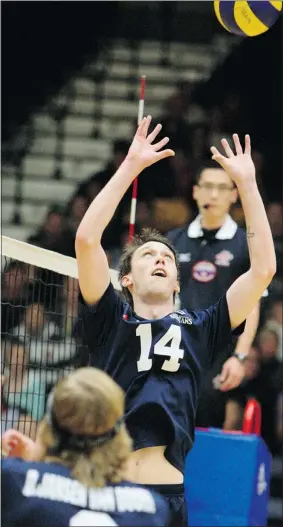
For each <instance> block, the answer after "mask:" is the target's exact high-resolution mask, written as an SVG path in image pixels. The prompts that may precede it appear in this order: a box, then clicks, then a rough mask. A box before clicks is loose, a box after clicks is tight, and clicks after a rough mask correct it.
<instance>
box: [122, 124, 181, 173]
mask: <svg viewBox="0 0 283 527" xmlns="http://www.w3.org/2000/svg"><path fill="white" fill-rule="evenodd" d="M150 123H151V116H150V115H149V116H148V117H144V118H143V120H142V121H141V123H140V125H139V127H138V129H137V132H136V135H135V137H134V139H133V142H132V144H131V146H130V149H129V152H128V155H127V158H126V159H127V160H128V161H130V162H131V163H133V164H134V165H135V167H136V168H137V169H138V170H139V172H141V171H142V170H144V169H145V168H147V167H149V166H151V165H153V164H154V163H156V162H157V161H160V160H161V159H165V158H166V157H170V156H174V155H175V152H174V151H173V150H170V149H166V150H161V148H163V147H164V146H165V145H166V144H167V143H168V141H169V137H164V138H163V139H161V140H160V141H158V142H157V143H155V144H152V143H153V141H154V140H155V139H156V137H157V135H158V134H159V132H160V130H161V128H162V126H161V124H158V125H157V126H156V127H155V128H154V130H153V131H152V132H151V133H150V134H149V135H147V134H148V129H149V126H150Z"/></svg>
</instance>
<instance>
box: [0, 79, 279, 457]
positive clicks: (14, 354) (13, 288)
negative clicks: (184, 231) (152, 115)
mask: <svg viewBox="0 0 283 527" xmlns="http://www.w3.org/2000/svg"><path fill="white" fill-rule="evenodd" d="M239 106H240V101H239V98H238V97H237V95H236V94H233V93H231V94H230V96H229V97H227V98H226V99H225V100H224V101H223V105H222V106H221V108H219V107H213V108H211V109H210V110H205V109H203V108H202V107H200V106H199V105H198V104H196V102H195V101H194V98H193V90H192V86H191V85H190V84H189V83H187V82H186V83H185V82H182V83H180V84H179V85H178V86H177V87H176V91H175V92H174V93H173V95H172V96H171V97H170V98H169V100H167V101H166V104H164V107H163V110H162V112H161V115H160V116H159V118H158V119H157V120H158V122H159V121H160V122H161V123H162V125H163V135H164V136H165V135H168V136H169V137H170V139H171V141H170V147H172V148H173V149H175V151H176V155H175V157H172V158H168V159H167V160H164V161H162V162H161V163H159V164H157V165H154V166H153V167H151V168H149V169H148V170H147V171H146V172H145V173H144V174H142V176H141V177H140V178H139V199H138V204H137V216H136V232H139V231H140V230H141V229H142V228H144V227H147V226H152V227H156V228H157V229H159V230H160V231H161V232H163V233H166V232H167V231H168V230H169V229H171V228H174V227H177V226H180V225H183V224H185V223H186V222H188V221H190V220H191V219H193V218H194V216H195V214H196V208H195V204H194V202H193V199H192V185H193V182H194V175H195V173H196V170H197V168H198V167H199V165H200V164H201V162H203V161H204V160H206V159H207V158H208V157H210V153H209V146H210V145H212V144H213V145H215V146H216V147H219V145H220V139H221V137H223V135H225V136H227V135H228V137H229V135H230V134H232V133H233V132H235V131H237V132H239V133H240V134H242V133H244V132H245V131H246V130H247V129H248V126H247V125H248V123H245V122H243V118H242V115H241V112H240V111H239ZM134 127H135V125H134V124H133V130H134ZM129 139H130V138H129ZM128 147H129V144H128V143H127V141H125V140H117V141H115V142H114V144H113V152H112V157H111V159H110V160H109V162H108V163H107V165H106V166H105V168H104V170H102V171H101V172H99V173H95V174H90V176H89V178H88V179H87V180H86V181H83V182H81V183H79V184H78V186H77V188H76V190H75V193H74V195H73V197H72V198H71V200H70V201H69V203H67V204H65V205H64V206H62V207H61V208H59V207H57V206H54V207H52V208H51V209H50V210H49V212H48V214H47V217H46V219H45V221H44V223H43V225H41V226H39V228H38V230H37V232H35V233H34V234H33V235H32V236H30V237H29V239H28V240H27V241H28V242H29V243H31V244H33V245H37V246H40V247H43V248H46V249H50V250H52V251H56V252H59V253H61V254H64V255H67V256H71V257H75V252H74V239H75V234H76V230H77V227H78V225H79V223H80V221H81V219H82V217H83V215H84V214H85V212H86V210H87V208H88V206H89V204H90V203H91V201H92V200H93V199H94V197H95V196H96V195H97V194H98V193H99V191H100V190H101V188H102V187H103V186H104V185H105V184H106V183H107V182H108V180H109V179H110V178H111V176H112V175H113V173H114V172H115V171H116V169H117V168H118V167H119V165H120V163H121V162H122V161H123V159H124V157H125V155H126V153H127V151H128ZM252 155H253V159H254V162H255V165H256V173H257V180H258V185H259V188H260V192H261V195H262V197H263V200H264V203H265V206H266V211H267V215H268V219H269V222H270V226H271V230H272V233H273V237H274V243H275V248H276V255H277V274H276V276H275V278H274V280H273V282H272V284H271V286H270V290H269V296H268V297H267V299H266V300H264V301H262V312H261V321H260V326H259V331H258V335H257V337H256V339H255V342H254V346H253V347H252V349H251V350H250V355H249V360H248V361H247V362H246V379H245V381H244V383H243V385H242V390H243V394H244V397H245V401H246V400H247V399H248V397H249V396H254V397H256V398H257V399H258V401H259V402H260V404H261V405H262V410H263V423H262V427H263V428H262V429H263V436H264V438H265V439H266V441H267V443H268V445H269V447H270V448H271V450H272V451H276V450H277V449H278V448H279V445H280V441H281V442H282V422H281V417H280V416H281V413H280V410H279V409H280V408H281V412H282V392H283V381H282V379H283V371H282V360H283V358H282V322H283V321H282V299H281V295H282V291H283V205H282V203H281V202H273V201H270V192H269V187H268V167H267V166H266V165H265V158H264V153H263V152H261V151H259V150H257V149H254V150H253V154H252ZM278 177H279V176H278ZM271 195H272V193H271ZM130 198H131V189H129V191H128V193H127V194H126V196H125V198H124V199H123V201H122V203H121V204H120V206H119V207H118V209H117V211H116V214H115V216H114V218H113V220H112V222H111V224H110V226H109V227H108V228H107V229H106V232H105V233H104V236H103V246H104V248H105V250H106V252H107V255H108V259H109V264H110V266H111V267H112V268H115V267H116V266H117V263H118V260H119V256H120V253H121V248H122V246H123V244H124V243H125V241H126V240H127V235H128V224H129V211H130ZM232 215H233V217H234V219H235V220H236V221H237V222H238V223H239V224H240V225H243V226H244V216H243V211H242V208H241V204H240V203H239V202H238V203H236V204H235V206H234V207H233V210H232ZM51 284H52V285H51ZM77 298H78V284H77V281H76V280H74V279H70V278H63V277H62V276H58V275H55V273H53V274H52V273H50V272H47V271H43V270H40V269H35V268H33V267H32V266H27V265H26V264H22V263H19V262H11V263H9V264H7V266H6V269H5V270H4V272H3V274H2V354H3V356H4V369H3V371H2V374H3V375H4V377H5V384H4V388H3V408H2V425H3V424H4V426H5V427H10V426H11V425H15V422H17V423H18V425H19V426H20V427H22V428H24V430H25V431H27V428H26V427H27V426H28V427H29V428H28V430H29V432H30V433H31V435H33V434H34V427H35V425H36V423H37V422H38V421H39V420H40V419H41V417H42V415H43V411H44V404H45V400H46V395H47V393H48V391H49V389H50V387H51V386H52V385H53V384H54V382H56V380H57V379H58V377H59V376H60V375H61V374H62V372H63V371H65V370H66V368H68V369H70V368H72V367H75V365H76V364H78V355H80V354H81V355H80V357H82V356H83V357H84V358H83V359H82V358H81V359H80V361H79V363H80V364H81V361H83V362H84V363H85V362H86V361H87V354H86V353H82V351H81V348H82V349H83V342H82V335H81V332H80V330H79V323H78V321H77V318H78V301H77ZM239 404H240V403H239Z"/></svg>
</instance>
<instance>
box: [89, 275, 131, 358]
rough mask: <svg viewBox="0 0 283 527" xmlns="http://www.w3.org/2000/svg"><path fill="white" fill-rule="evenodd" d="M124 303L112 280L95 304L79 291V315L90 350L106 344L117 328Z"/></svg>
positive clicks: (92, 350)
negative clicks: (85, 298) (85, 299)
mask: <svg viewBox="0 0 283 527" xmlns="http://www.w3.org/2000/svg"><path fill="white" fill-rule="evenodd" d="M123 307H124V303H123V302H122V300H121V299H120V297H119V296H118V294H117V293H116V291H115V289H114V287H113V285H112V283H111V282H110V284H109V286H108V287H107V289H106V291H105V293H104V294H103V296H102V297H101V299H100V300H99V302H98V303H97V304H95V305H88V304H87V303H86V302H85V301H84V299H83V296H82V294H81V293H79V316H80V318H81V321H82V331H83V335H84V337H85V338H86V343H87V345H88V348H89V352H90V353H92V352H94V351H95V350H96V349H97V346H102V345H104V344H105V342H106V341H107V339H108V338H109V337H110V335H111V334H113V332H114V333H115V330H117V324H118V323H119V321H120V318H121V315H122V313H123Z"/></svg>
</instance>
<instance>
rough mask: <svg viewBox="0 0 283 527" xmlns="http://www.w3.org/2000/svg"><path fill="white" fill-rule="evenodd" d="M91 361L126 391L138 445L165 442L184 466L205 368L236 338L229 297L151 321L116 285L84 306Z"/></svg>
mask: <svg viewBox="0 0 283 527" xmlns="http://www.w3.org/2000/svg"><path fill="white" fill-rule="evenodd" d="M81 316H82V321H83V327H84V333H85V338H86V342H87V344H88V348H89V352H90V365H92V366H95V367H97V368H101V369H103V370H104V371H105V372H107V373H108V374H109V375H110V376H111V377H112V378H113V379H114V380H115V381H116V382H117V383H118V384H119V385H120V386H121V387H122V388H123V389H124V391H125V392H126V425H127V427H128V430H129V432H130V434H131V436H132V438H133V440H134V448H135V450H138V449H140V448H145V447H150V446H160V445H164V446H166V450H165V456H166V458H167V459H168V461H169V462H170V463H171V464H172V465H174V466H175V467H176V468H177V469H178V470H180V471H182V472H183V471H184V462H185V456H186V454H187V452H188V450H189V449H190V448H191V446H192V443H193V440H194V423H195V415H196V407H197V401H198V395H199V386H200V381H201V375H202V371H203V370H205V369H206V368H208V367H209V365H210V362H211V360H212V359H213V355H214V353H215V352H216V351H217V350H218V349H219V348H220V347H221V346H224V345H226V344H227V343H228V342H229V341H230V339H231V325H230V318H229V312H228V306H227V300H226V296H223V297H222V298H221V299H220V300H219V302H218V303H217V304H215V305H214V306H212V307H210V308H208V309H206V310H204V311H201V312H188V311H186V310H183V311H177V312H173V313H170V314H168V315H167V316H165V317H163V318H160V319H156V320H146V319H143V318H141V317H139V316H137V315H136V314H135V313H134V312H133V311H132V309H131V307H130V306H129V304H127V303H125V302H123V301H122V300H121V298H120V297H119V296H118V294H117V293H116V291H115V290H114V288H113V286H112V284H110V285H109V286H108V288H107V290H106V291H105V293H104V295H103V296H102V298H101V299H100V301H99V302H98V304H97V305H96V306H93V307H92V306H87V305H85V304H82V305H81Z"/></svg>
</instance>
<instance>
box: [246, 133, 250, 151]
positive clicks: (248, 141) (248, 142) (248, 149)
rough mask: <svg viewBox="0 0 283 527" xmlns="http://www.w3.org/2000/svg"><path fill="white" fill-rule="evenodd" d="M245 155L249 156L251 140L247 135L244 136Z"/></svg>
mask: <svg viewBox="0 0 283 527" xmlns="http://www.w3.org/2000/svg"><path fill="white" fill-rule="evenodd" d="M245 154H247V155H248V156H250V155H251V138H250V136H249V135H248V134H246V135H245Z"/></svg>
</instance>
